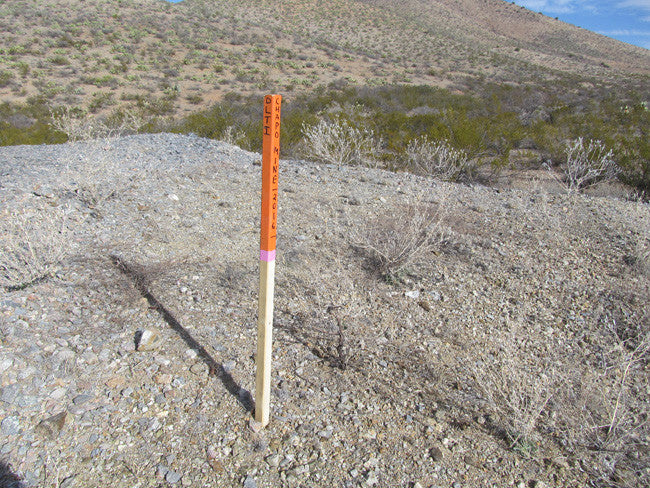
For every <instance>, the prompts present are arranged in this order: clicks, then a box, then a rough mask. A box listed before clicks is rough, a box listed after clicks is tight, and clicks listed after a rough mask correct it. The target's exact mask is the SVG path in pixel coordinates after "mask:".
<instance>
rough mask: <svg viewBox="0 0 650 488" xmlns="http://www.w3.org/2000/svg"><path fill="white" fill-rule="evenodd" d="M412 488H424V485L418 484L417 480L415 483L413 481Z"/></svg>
mask: <svg viewBox="0 0 650 488" xmlns="http://www.w3.org/2000/svg"><path fill="white" fill-rule="evenodd" d="M413 488H424V487H423V486H422V484H420V482H419V481H416V482H415V483H413Z"/></svg>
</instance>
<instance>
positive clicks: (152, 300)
mask: <svg viewBox="0 0 650 488" xmlns="http://www.w3.org/2000/svg"><path fill="white" fill-rule="evenodd" d="M111 261H112V262H113V264H114V265H115V266H116V267H117V268H118V269H119V270H120V271H121V272H122V273H123V274H124V275H125V276H127V277H128V278H129V279H130V280H131V281H132V282H133V284H134V286H135V287H136V288H137V289H138V291H139V292H140V294H141V295H142V296H143V297H144V298H146V299H147V301H148V302H149V306H151V307H152V308H154V309H156V310H157V311H158V312H159V313H160V315H161V316H162V318H163V319H164V320H165V322H167V324H168V325H169V326H170V327H171V328H172V330H174V332H176V333H177V334H178V335H179V337H180V338H181V339H183V341H185V343H186V344H187V345H188V347H190V348H191V349H194V350H195V351H196V352H197V354H198V356H199V357H200V358H201V360H202V361H203V362H204V363H205V364H207V365H208V368H209V371H210V376H217V377H218V378H219V379H220V380H221V382H222V383H223V385H224V386H225V388H226V390H228V392H229V393H230V394H231V395H233V396H234V397H235V398H237V401H239V403H241V404H242V406H243V407H244V408H245V409H246V410H247V411H249V412H253V411H254V410H255V402H254V401H253V397H252V396H251V393H250V392H249V391H248V390H245V389H243V388H241V387H240V386H239V384H237V382H236V381H235V380H234V379H233V377H232V376H231V375H230V374H229V373H228V372H227V371H226V370H225V369H224V368H223V365H222V364H221V363H218V362H217V361H215V360H214V358H213V357H212V356H210V353H208V351H206V350H205V348H204V347H203V346H202V345H201V344H199V343H198V342H197V341H196V339H194V337H192V335H191V334H190V333H189V332H188V331H187V330H186V329H185V328H184V327H183V326H182V325H181V324H180V322H179V321H178V320H177V319H176V317H174V315H173V314H172V313H171V312H170V311H169V310H167V308H165V306H164V305H163V304H162V303H160V301H158V299H157V298H156V297H155V296H153V294H152V293H151V292H150V291H149V288H148V287H147V283H146V279H145V276H144V273H143V272H142V271H139V270H138V268H140V266H138V265H136V264H129V263H127V262H126V261H125V260H124V259H122V258H121V257H119V256H115V255H111Z"/></svg>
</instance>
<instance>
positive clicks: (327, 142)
mask: <svg viewBox="0 0 650 488" xmlns="http://www.w3.org/2000/svg"><path fill="white" fill-rule="evenodd" d="M302 134H303V137H304V142H305V153H306V155H307V157H310V158H314V159H316V160H318V161H322V162H324V163H329V164H336V165H337V166H338V167H339V168H340V167H341V166H343V165H363V166H368V167H374V166H377V157H378V155H379V147H380V146H381V141H380V140H379V139H378V138H377V137H375V133H374V132H373V131H372V130H369V129H365V128H364V129H358V128H356V127H353V126H351V125H350V124H349V123H348V122H345V121H327V120H321V121H320V122H319V123H318V124H317V125H314V126H308V125H305V124H303V126H302Z"/></svg>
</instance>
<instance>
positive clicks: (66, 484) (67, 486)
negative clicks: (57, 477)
mask: <svg viewBox="0 0 650 488" xmlns="http://www.w3.org/2000/svg"><path fill="white" fill-rule="evenodd" d="M76 477H77V476H76V475H74V474H73V475H72V476H68V477H67V478H65V479H64V480H63V481H61V483H60V484H59V488H72V486H74V485H73V483H74V480H75V478H76Z"/></svg>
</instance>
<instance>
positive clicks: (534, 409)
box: [472, 337, 556, 454]
mask: <svg viewBox="0 0 650 488" xmlns="http://www.w3.org/2000/svg"><path fill="white" fill-rule="evenodd" d="M515 341H516V338H514V337H512V338H510V339H508V340H506V341H503V342H502V343H501V347H502V348H503V349H504V352H503V354H499V359H498V360H497V361H496V364H494V365H492V366H491V367H490V368H477V367H474V368H472V369H473V374H474V378H475V381H476V386H477V389H478V392H479V393H480V395H481V396H482V397H483V398H484V399H485V400H486V401H487V406H488V408H489V409H490V410H491V412H492V413H493V414H495V415H496V418H497V425H498V426H499V427H500V428H501V429H502V433H503V435H504V437H505V438H506V440H507V441H508V443H509V445H510V448H511V449H515V450H517V451H520V452H521V453H523V454H528V453H530V452H531V451H534V450H535V449H536V445H537V427H538V422H539V420H540V416H541V415H542V412H543V411H544V409H545V408H546V406H547V404H548V402H549V400H550V399H551V397H552V396H553V395H554V392H555V388H556V384H555V383H556V378H555V376H554V373H553V370H552V369H547V370H546V371H530V370H529V369H528V367H527V365H526V364H525V363H524V362H523V361H522V360H521V359H519V357H518V354H517V351H516V347H515V344H516V342H515Z"/></svg>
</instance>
